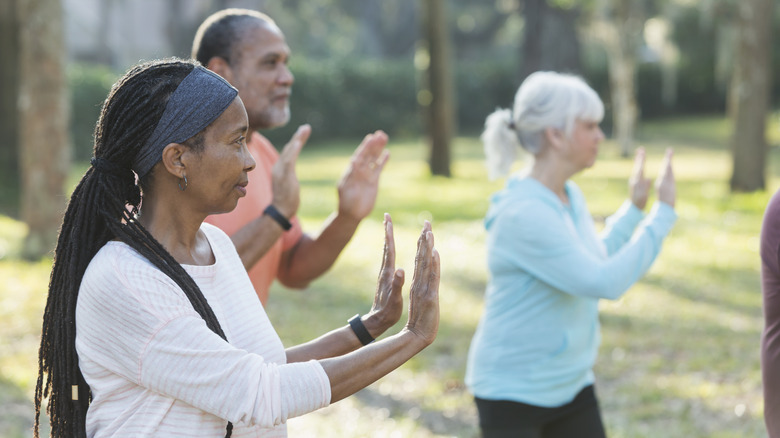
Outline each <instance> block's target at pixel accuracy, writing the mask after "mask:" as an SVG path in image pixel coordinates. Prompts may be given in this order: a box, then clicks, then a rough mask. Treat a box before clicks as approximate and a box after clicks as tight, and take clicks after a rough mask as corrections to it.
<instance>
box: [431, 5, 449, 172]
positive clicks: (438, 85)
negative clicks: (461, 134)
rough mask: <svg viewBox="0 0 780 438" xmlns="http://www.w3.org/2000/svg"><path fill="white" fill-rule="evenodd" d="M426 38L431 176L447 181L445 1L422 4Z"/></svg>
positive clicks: (447, 36) (447, 126)
mask: <svg viewBox="0 0 780 438" xmlns="http://www.w3.org/2000/svg"><path fill="white" fill-rule="evenodd" d="M424 4H425V14H424V23H425V35H426V37H427V39H428V54H429V57H430V62H429V65H428V71H427V79H428V90H429V91H430V96H431V100H430V103H429V105H427V107H426V112H427V121H428V134H429V137H430V156H429V160H428V163H429V165H430V168H431V173H432V174H433V175H442V176H447V177H449V176H450V175H451V174H450V141H451V139H452V131H453V126H454V108H453V107H454V100H453V82H452V70H451V68H450V47H449V35H448V32H447V21H446V11H445V8H444V0H425V2H424Z"/></svg>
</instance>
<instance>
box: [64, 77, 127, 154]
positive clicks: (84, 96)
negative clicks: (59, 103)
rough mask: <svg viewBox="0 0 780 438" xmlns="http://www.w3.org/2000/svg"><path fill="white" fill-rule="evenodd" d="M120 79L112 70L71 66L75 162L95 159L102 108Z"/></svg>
mask: <svg viewBox="0 0 780 438" xmlns="http://www.w3.org/2000/svg"><path fill="white" fill-rule="evenodd" d="M118 76H119V75H117V74H116V73H114V72H113V71H111V70H110V69H109V68H108V67H104V66H101V65H96V64H72V65H70V66H69V67H68V84H69V86H70V95H71V100H70V101H71V106H70V109H71V111H70V135H71V140H72V141H73V158H74V159H75V160H78V161H86V160H89V157H91V156H92V145H93V135H94V132H95V124H96V123H97V119H98V117H99V116H100V107H101V105H102V104H103V100H105V98H106V96H108V91H109V90H110V89H111V85H112V84H113V83H114V81H115V80H116V79H117V78H118Z"/></svg>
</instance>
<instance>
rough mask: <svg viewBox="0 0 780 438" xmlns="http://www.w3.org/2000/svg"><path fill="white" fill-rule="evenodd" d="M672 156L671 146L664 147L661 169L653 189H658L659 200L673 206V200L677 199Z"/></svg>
mask: <svg viewBox="0 0 780 438" xmlns="http://www.w3.org/2000/svg"><path fill="white" fill-rule="evenodd" d="M672 156H674V150H673V149H672V148H668V149H666V155H665V156H664V162H663V164H662V165H661V171H660V173H659V174H658V179H656V180H655V189H656V190H657V191H658V200H659V201H661V202H663V203H665V204H669V205H670V206H672V207H674V202H675V200H676V199H677V183H676V182H675V180H674V171H673V170H672Z"/></svg>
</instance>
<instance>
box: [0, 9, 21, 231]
mask: <svg viewBox="0 0 780 438" xmlns="http://www.w3.org/2000/svg"><path fill="white" fill-rule="evenodd" d="M16 15H17V14H16V1H15V0H14V1H3V2H0V53H2V54H3V62H2V63H0V87H2V91H0V114H2V115H3V116H2V117H0V188H1V189H0V207H1V208H2V212H3V213H4V214H10V215H14V216H15V215H17V214H18V204H19V158H18V152H17V144H18V142H19V118H18V115H17V108H16V106H17V102H18V100H19V29H18V26H17V24H18V23H17V21H16Z"/></svg>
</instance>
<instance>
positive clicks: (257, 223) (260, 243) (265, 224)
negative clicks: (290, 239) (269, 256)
mask: <svg viewBox="0 0 780 438" xmlns="http://www.w3.org/2000/svg"><path fill="white" fill-rule="evenodd" d="M282 231H283V230H282V227H281V226H279V224H278V223H276V221H274V220H273V219H272V218H270V217H268V216H266V215H262V216H260V217H258V218H257V219H255V220H253V221H251V222H249V223H248V224H246V225H244V226H243V227H242V228H241V229H239V230H238V231H237V232H236V233H234V234H233V235H232V236H230V239H231V240H232V241H233V244H234V245H235V246H236V251H238V256H239V257H240V258H241V262H242V263H243V264H244V268H245V269H246V270H247V271H248V270H249V269H251V268H252V267H253V266H254V265H255V264H256V263H257V262H258V261H259V260H260V259H261V258H262V257H263V256H264V255H265V254H266V253H267V252H268V250H269V249H271V247H272V246H273V245H274V243H276V241H277V240H278V239H279V237H281V235H282Z"/></svg>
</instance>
